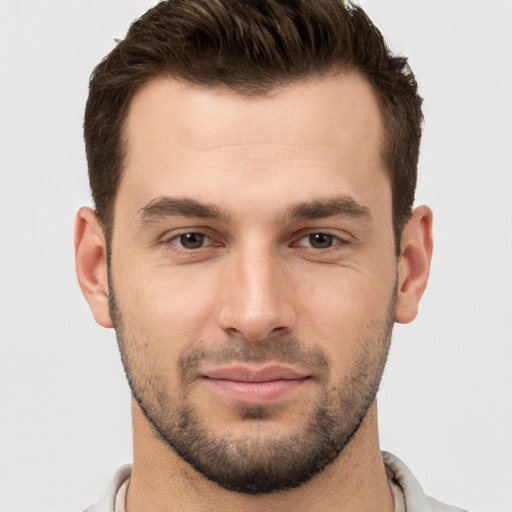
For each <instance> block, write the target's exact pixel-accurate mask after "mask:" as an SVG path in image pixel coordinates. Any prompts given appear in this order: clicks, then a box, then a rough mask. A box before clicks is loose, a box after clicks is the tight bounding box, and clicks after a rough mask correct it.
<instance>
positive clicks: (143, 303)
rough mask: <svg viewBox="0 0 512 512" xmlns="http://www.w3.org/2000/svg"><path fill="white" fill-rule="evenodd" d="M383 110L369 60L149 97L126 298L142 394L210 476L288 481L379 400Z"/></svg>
mask: <svg viewBox="0 0 512 512" xmlns="http://www.w3.org/2000/svg"><path fill="white" fill-rule="evenodd" d="M382 129H383V128H382V122H381V119H380V115H379V111H378V107H377V101H376V99H375V97H374V93H373V92H372V89H371V87H370V86H369V85H368V83H367V82H366V81H365V80H364V79H363V78H362V77H361V76H359V75H358V74H356V73H344V74H339V75H337V76H331V77H326V78H322V79H316V80H312V81H308V82H300V83H296V84H293V85H290V86H286V87H284V88H282V89H278V90H275V91H273V92H272V93H271V94H269V95H268V96H264V97H242V96H240V95H237V94H235V93H234V92H229V91H224V90H218V89H217V90H216V89H206V88H199V87H193V86H191V85H185V84H179V83H176V82H173V81H171V80H164V79H161V80H155V81H153V82H150V83H149V84H147V85H146V86H145V87H144V88H143V89H142V90H141V91H140V92H139V93H138V94H137V95H136V96H135V98H134V100H133V103H132V105H131V110H130V113H129V116H128V119H127V138H126V144H127V157H126V162H125V168H124V171H123V177H122V181H121V184H120V188H119V192H118V196H117V199H116V204H115V223H114V229H113V233H114V234H113V240H112V245H111V250H112V253H111V268H110V278H111V282H110V285H111V288H110V293H111V310H112V316H113V319H114V324H115V327H116V330H117V335H118V340H119V345H120V349H121V354H122V358H123V363H124V365H125V369H126V372H127V375H128V378H129V381H130V385H131V388H132V392H133V395H134V397H135V398H136V400H137V402H138V404H139V406H140V408H141V410H142V411H143V412H144V414H145V416H146V417H147V419H148V420H149V422H150V423H151V424H152V426H153V428H154V429H155V430H156V431H157V432H158V434H159V436H160V438H161V439H162V440H163V441H164V442H165V443H167V444H168V445H170V446H171V447H172V448H173V449H174V450H175V451H176V452H177V453H178V454H179V455H181V456H182V457H183V458H184V459H185V460H187V461H188V462H189V463H190V464H192V466H193V467H195V468H196V469H197V470H198V471H200V472H201V473H203V474H204V475H205V476H206V477H208V478H210V479H212V480H214V481H216V482H217V483H219V484H220V485H223V486H224V487H226V488H228V489H232V490H238V491H242V492H249V493H261V492H269V491H272V490H276V489H283V488H289V487H293V486H296V485H299V484H300V483H302V482H304V481H306V480H308V479H309V478H311V477H312V476H314V475H315V474H316V473H318V472H319V471H320V470H321V469H322V468H324V467H325V466H326V465H327V464H328V463H329V462H331V461H332V460H334V459H335V458H336V457H337V456H338V455H339V453H340V452H341V450H342V449H343V447H344V446H345V445H346V444H347V442H349V441H350V439H351V437H352V435H353V434H354V432H355V431H356V430H357V428H358V427H359V425H360V423H361V421H362V420H363V418H364V416H365V414H366V412H367V410H368V407H369V406H370V405H371V404H372V402H373V399H374V397H375V393H376V391H377V387H378V383H379V380H380V377H381V374H382V371H383V367H384V362H385V359H386V356H387V352H388V348H389V342H390V337H391V326H392V322H393V317H394V304H395V287H396V275H397V262H396V256H395V253H394V240H393V228H392V215H391V189H390V184H389V178H388V175H387V172H386V170H385V168H384V166H383V163H382V159H381V155H380V152H379V151H380V147H381V138H382Z"/></svg>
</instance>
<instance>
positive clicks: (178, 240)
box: [162, 230, 349, 252]
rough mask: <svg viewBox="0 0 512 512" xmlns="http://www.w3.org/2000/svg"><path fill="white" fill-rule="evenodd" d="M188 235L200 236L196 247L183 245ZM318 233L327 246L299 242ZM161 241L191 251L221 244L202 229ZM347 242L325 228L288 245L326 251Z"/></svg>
mask: <svg viewBox="0 0 512 512" xmlns="http://www.w3.org/2000/svg"><path fill="white" fill-rule="evenodd" d="M190 235H196V236H199V237H202V240H201V245H199V246H198V247H185V246H184V245H183V237H186V236H190ZM319 235H323V236H325V237H328V240H330V245H328V246H327V247H313V246H312V245H311V244H310V245H305V244H301V243H300V242H302V241H303V240H305V239H308V238H309V237H313V236H319ZM205 240H206V241H208V240H209V241H210V242H213V243H206V244H205V243H204V242H205ZM310 242H311V240H310ZM162 243H163V244H165V245H176V246H177V247H179V249H180V250H182V251H185V252H193V251H197V250H199V249H204V248H205V247H210V246H214V247H215V246H218V247H220V246H222V245H223V244H222V243H220V242H215V240H214V239H213V238H212V237H210V236H208V235H207V234H206V233H204V232H203V231H187V232H184V233H179V234H177V235H174V236H172V237H170V238H166V239H165V240H163V241H162ZM320 243H321V242H320ZM348 243H349V240H348V239H347V238H343V237H340V236H339V235H335V234H333V233H330V232H329V231H328V230H327V231H309V232H306V233H301V234H300V236H298V237H296V238H295V239H294V241H293V242H292V243H291V244H290V245H291V247H304V248H307V249H311V250H313V251H327V250H330V249H331V250H332V249H333V248H336V247H338V246H344V245H347V244H348Z"/></svg>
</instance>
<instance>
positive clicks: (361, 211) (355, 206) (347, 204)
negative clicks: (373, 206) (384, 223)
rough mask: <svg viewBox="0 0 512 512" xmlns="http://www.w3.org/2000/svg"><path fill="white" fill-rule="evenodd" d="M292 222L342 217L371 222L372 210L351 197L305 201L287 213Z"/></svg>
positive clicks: (292, 207) (289, 209)
mask: <svg viewBox="0 0 512 512" xmlns="http://www.w3.org/2000/svg"><path fill="white" fill-rule="evenodd" d="M285 216H286V217H287V218H291V219H292V220H314V219H323V218H327V217H334V216H342V217H349V218H350V217H351V218H355V219H363V220H368V221H371V219H372V216H371V213H370V210H369V209H368V208H367V207H366V206H364V205H362V204H361V203H360V202H358V201H356V200H355V199H354V198H352V197H350V196H335V197H329V198H325V199H315V200H313V201H305V202H302V203H298V204H296V205H293V206H291V207H290V208H288V209H287V211H286V212H285Z"/></svg>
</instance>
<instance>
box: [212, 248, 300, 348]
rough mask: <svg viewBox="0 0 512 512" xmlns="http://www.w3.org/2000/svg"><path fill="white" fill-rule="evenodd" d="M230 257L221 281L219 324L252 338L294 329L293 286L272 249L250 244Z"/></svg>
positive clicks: (283, 332) (255, 339) (258, 339)
mask: <svg viewBox="0 0 512 512" xmlns="http://www.w3.org/2000/svg"><path fill="white" fill-rule="evenodd" d="M235 252H236V253H235V254H232V255H231V257H230V258H229V263H228V264H227V265H226V268H225V273H224V275H223V282H222V283H221V293H220V299H221V308H220V312H219V326H220V328H221V329H223V330H224V331H225V332H227V333H228V334H229V335H231V336H234V335H242V336H244V337H245V338H246V339H248V340H251V341H260V340H264V339H265V338H267V337H268V336H271V335H274V336H275V335H282V334H286V333H290V332H291V331H292V330H293V328H294V323H295V310H294V306H293V300H292V298H293V285H292V283H291V282H290V280H289V279H287V278H286V269H285V264H284V262H281V261H280V260H279V257H277V256H276V255H274V254H273V253H272V251H271V250H269V249H267V250H257V249H255V248H250V247H247V248H246V249H245V250H240V251H235Z"/></svg>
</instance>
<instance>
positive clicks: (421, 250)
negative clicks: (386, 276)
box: [395, 206, 433, 324]
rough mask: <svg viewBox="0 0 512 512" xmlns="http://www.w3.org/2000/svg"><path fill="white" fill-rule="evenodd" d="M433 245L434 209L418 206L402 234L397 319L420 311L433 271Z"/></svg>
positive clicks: (403, 319)
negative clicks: (431, 266)
mask: <svg viewBox="0 0 512 512" xmlns="http://www.w3.org/2000/svg"><path fill="white" fill-rule="evenodd" d="M432 248H433V242H432V211H431V210H430V208H429V207H428V206H419V207H418V208H416V209H415V210H414V212H413V214H412V217H411V219H410V220H409V222H408V223H407V225H406V226H405V229H404V232H403V235H402V248H401V254H400V261H399V264H398V298H397V306H396V311H395V321H396V322H399V323H403V324H406V323H409V322H412V321H413V320H414V319H415V318H416V315H417V314H418V305H419V303H420V300H421V297H422V295H423V292H424V291H425V288H426V287H427V281H428V276H429V273H430V261H431V259H432Z"/></svg>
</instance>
